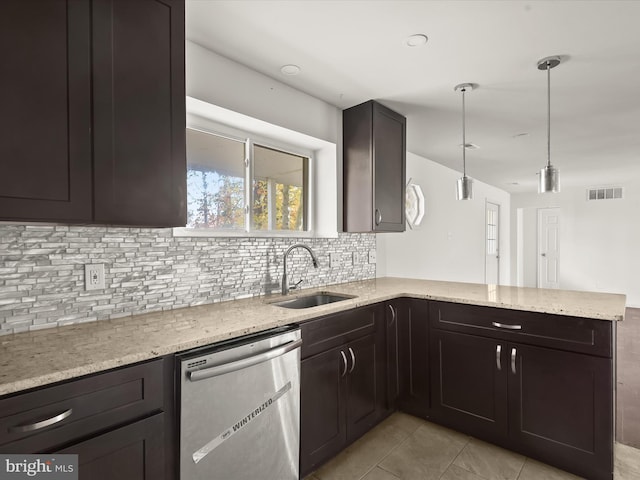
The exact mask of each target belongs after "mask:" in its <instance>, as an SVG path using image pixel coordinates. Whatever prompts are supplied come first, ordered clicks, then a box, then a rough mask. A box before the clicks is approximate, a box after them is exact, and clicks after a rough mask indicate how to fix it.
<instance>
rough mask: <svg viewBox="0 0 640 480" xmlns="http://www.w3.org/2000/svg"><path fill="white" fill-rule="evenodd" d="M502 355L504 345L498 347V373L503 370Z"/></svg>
mask: <svg viewBox="0 0 640 480" xmlns="http://www.w3.org/2000/svg"><path fill="white" fill-rule="evenodd" d="M501 354H502V345H496V365H497V366H498V371H500V370H502V361H501V360H500V355H501Z"/></svg>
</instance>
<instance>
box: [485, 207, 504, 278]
mask: <svg viewBox="0 0 640 480" xmlns="http://www.w3.org/2000/svg"><path fill="white" fill-rule="evenodd" d="M489 204H492V205H495V206H496V207H498V229H497V232H496V243H497V247H496V253H497V257H498V258H497V272H496V283H495V284H496V285H499V284H500V251H501V247H502V235H500V230H501V228H502V203H500V202H498V201H496V200H491V199H488V198H487V199H485V201H484V238H483V244H482V251H483V252H484V282H485V283H487V233H488V232H487V211H488V210H489Z"/></svg>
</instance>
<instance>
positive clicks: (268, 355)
mask: <svg viewBox="0 0 640 480" xmlns="http://www.w3.org/2000/svg"><path fill="white" fill-rule="evenodd" d="M301 345H302V340H301V339H300V340H295V341H293V342H288V343H285V344H284V345H280V346H279V347H276V348H273V349H271V350H267V351H266V352H263V353H259V354H258V355H254V356H252V357H247V358H243V359H241V360H235V361H233V362H229V363H223V364H222V365H216V366H213V367H210V368H205V369H204V370H194V371H192V372H188V373H187V377H188V378H189V380H191V381H192V382H197V381H199V380H204V379H205V378H211V377H217V376H218V375H224V374H225V373H231V372H235V371H237V370H242V369H243V368H248V367H251V366H253V365H257V364H258V363H262V362H266V361H268V360H272V359H274V358H276V357H279V356H281V355H284V354H285V353H287V352H290V351H291V350H295V349H296V348H299V347H300V346H301Z"/></svg>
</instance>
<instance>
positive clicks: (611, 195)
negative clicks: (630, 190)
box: [587, 187, 623, 200]
mask: <svg viewBox="0 0 640 480" xmlns="http://www.w3.org/2000/svg"><path fill="white" fill-rule="evenodd" d="M622 193H623V190H622V187H592V188H588V189H587V200H614V199H617V198H622Z"/></svg>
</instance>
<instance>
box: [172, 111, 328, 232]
mask: <svg viewBox="0 0 640 480" xmlns="http://www.w3.org/2000/svg"><path fill="white" fill-rule="evenodd" d="M187 128H189V129H192V130H195V131H198V132H202V133H207V134H211V135H218V136H220V137H224V138H227V139H229V140H234V141H238V142H243V143H244V144H245V179H244V180H245V212H244V216H245V222H244V223H245V225H244V229H242V230H241V229H234V230H225V229H214V228H191V227H177V228H174V229H173V234H174V236H176V237H299V238H313V237H315V236H316V235H315V232H314V225H315V224H314V218H313V212H314V208H315V192H314V185H315V178H314V172H315V168H314V167H315V165H314V162H315V158H314V154H315V152H314V151H312V150H308V149H305V148H302V147H299V146H295V145H291V144H287V143H285V142H282V141H279V140H275V139H272V138H267V137H263V136H261V135H256V134H255V133H251V132H246V131H242V130H239V129H236V128H233V127H230V126H228V125H224V124H221V123H218V122H215V121H212V120H209V119H205V118H202V117H197V116H188V121H187ZM254 145H259V146H261V147H266V148H271V149H273V150H278V151H281V152H283V153H288V154H291V155H296V156H299V157H305V158H307V159H308V160H307V162H308V164H307V174H308V176H307V185H306V186H305V188H306V189H307V193H306V199H307V202H306V205H304V209H305V216H306V224H307V230H304V231H300V230H254V229H253V226H252V221H251V206H252V205H253V200H254V198H253V188H252V181H253V172H254V171H255V169H254V148H253V147H254ZM271 210H272V209H271V208H270V209H269V215H270V216H271V214H272V212H271Z"/></svg>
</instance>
